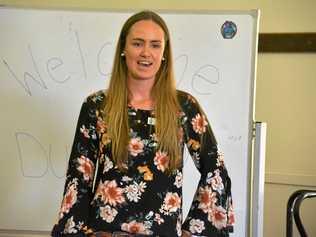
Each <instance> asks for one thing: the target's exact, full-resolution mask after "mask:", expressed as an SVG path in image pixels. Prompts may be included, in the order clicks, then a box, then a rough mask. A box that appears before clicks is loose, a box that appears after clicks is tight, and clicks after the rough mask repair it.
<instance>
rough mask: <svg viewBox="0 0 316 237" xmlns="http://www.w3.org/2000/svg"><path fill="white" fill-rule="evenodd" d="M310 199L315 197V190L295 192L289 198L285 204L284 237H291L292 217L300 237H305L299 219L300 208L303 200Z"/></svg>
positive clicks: (305, 234)
mask: <svg viewBox="0 0 316 237" xmlns="http://www.w3.org/2000/svg"><path fill="white" fill-rule="evenodd" d="M312 197H316V190H306V189H302V190H297V191H295V192H294V193H293V194H292V195H291V196H290V198H289V200H288V202H287V213H286V237H292V236H293V217H294V221H295V224H296V227H297V230H298V232H299V233H300V235H301V237H307V233H306V231H305V228H304V225H303V223H302V220H301V217H300V206H301V204H302V202H303V200H304V199H306V198H312Z"/></svg>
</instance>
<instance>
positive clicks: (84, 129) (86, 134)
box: [51, 96, 99, 237]
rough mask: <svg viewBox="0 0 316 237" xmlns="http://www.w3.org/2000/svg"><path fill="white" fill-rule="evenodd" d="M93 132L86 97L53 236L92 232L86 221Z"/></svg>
mask: <svg viewBox="0 0 316 237" xmlns="http://www.w3.org/2000/svg"><path fill="white" fill-rule="evenodd" d="M97 129H98V128H97V110H96V100H95V99H94V97H93V96H89V97H88V98H87V99H86V100H85V101H84V103H83V104H82V107H81V111H80V114H79V118H78V123H77V127H76V131H75V136H74V141H73V145H72V150H71V154H70V158H69V163H68V169H67V175H66V183H65V187H64V193H63V199H62V202H61V207H60V211H59V215H58V222H57V224H55V225H54V227H53V230H52V233H51V235H52V236H53V237H67V236H71V237H81V236H86V235H87V234H88V233H90V232H92V231H91V230H90V229H89V227H88V225H87V224H88V223H87V221H88V217H89V208H90V202H91V200H92V198H93V196H92V185H93V180H94V173H95V166H96V160H97V155H98V140H99V138H98V135H97V134H98V133H97Z"/></svg>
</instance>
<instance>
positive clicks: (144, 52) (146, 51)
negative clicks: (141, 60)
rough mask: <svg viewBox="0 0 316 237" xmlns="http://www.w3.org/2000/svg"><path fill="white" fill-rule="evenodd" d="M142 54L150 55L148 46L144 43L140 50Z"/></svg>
mask: <svg viewBox="0 0 316 237" xmlns="http://www.w3.org/2000/svg"><path fill="white" fill-rule="evenodd" d="M141 55H142V56H149V55H150V48H149V46H147V45H144V47H143V48H142V51H141Z"/></svg>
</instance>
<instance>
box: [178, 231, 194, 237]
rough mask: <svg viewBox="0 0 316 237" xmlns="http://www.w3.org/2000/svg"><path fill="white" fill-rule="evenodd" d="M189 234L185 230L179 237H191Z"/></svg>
mask: <svg viewBox="0 0 316 237" xmlns="http://www.w3.org/2000/svg"><path fill="white" fill-rule="evenodd" d="M191 236H192V235H191V233H190V232H189V231H186V230H182V235H181V237H191Z"/></svg>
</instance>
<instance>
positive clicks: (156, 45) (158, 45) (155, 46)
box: [153, 44, 161, 49]
mask: <svg viewBox="0 0 316 237" xmlns="http://www.w3.org/2000/svg"><path fill="white" fill-rule="evenodd" d="M160 47H161V45H160V44H153V48H156V49H159V48H160Z"/></svg>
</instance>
